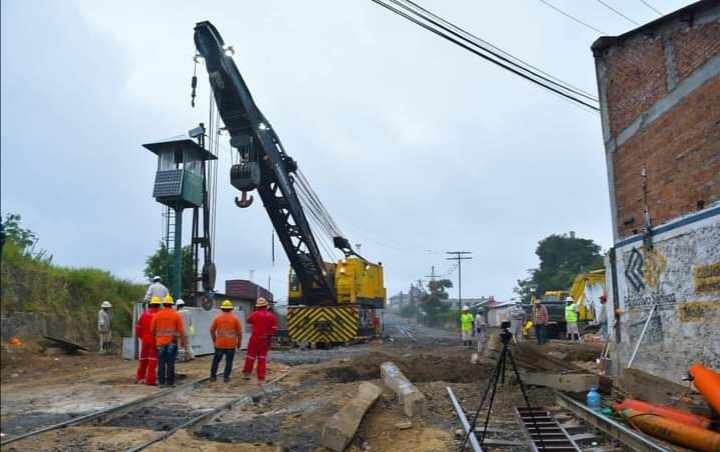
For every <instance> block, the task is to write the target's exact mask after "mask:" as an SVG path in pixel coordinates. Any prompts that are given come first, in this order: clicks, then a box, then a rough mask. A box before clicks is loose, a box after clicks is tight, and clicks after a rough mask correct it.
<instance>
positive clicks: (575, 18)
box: [539, 0, 608, 35]
mask: <svg viewBox="0 0 720 452" xmlns="http://www.w3.org/2000/svg"><path fill="white" fill-rule="evenodd" d="M539 1H540V3H542V4H543V5H545V6H548V7H550V8H552V9H554V10H555V11H557V12H559V13H560V14H562V15H563V16H565V17H567V18H568V19H571V20H573V21H575V22H577V23H579V24H580V25H583V26H585V27H587V28H589V29H590V30H593V31H596V32H598V33H600V34H603V35H606V34H608V33H607V32H605V31H602V30H600V29H599V28H595V27H593V26H592V25H590V24H588V23H587V22H583V21H582V20H580V19H578V18H577V17H575V16H573V15H571V14H569V13H566V12H565V11H563V10H562V9H560V8H558V7H557V6H555V5H553V4H551V3H550V2H547V1H545V0H539Z"/></svg>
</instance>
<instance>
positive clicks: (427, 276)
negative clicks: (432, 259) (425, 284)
mask: <svg viewBox="0 0 720 452" xmlns="http://www.w3.org/2000/svg"><path fill="white" fill-rule="evenodd" d="M438 276H439V275H436V274H435V266H434V265H433V266H431V267H430V274H429V275H425V277H426V278H430V281H432V282H435V278H437V277H438Z"/></svg>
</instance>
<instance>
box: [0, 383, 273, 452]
mask: <svg viewBox="0 0 720 452" xmlns="http://www.w3.org/2000/svg"><path fill="white" fill-rule="evenodd" d="M285 375H287V373H283V374H281V375H279V376H277V377H275V378H273V379H271V380H270V381H268V382H267V383H266V384H265V385H264V387H262V388H260V387H255V388H243V390H242V391H241V392H238V388H237V387H236V386H228V385H226V384H224V383H213V382H211V380H210V377H206V378H202V379H199V380H196V381H194V382H190V383H186V384H183V385H179V386H176V387H174V388H169V389H165V390H163V391H159V392H157V393H154V394H151V395H149V396H147V397H142V398H139V399H136V400H133V401H130V402H128V403H125V404H122V405H118V406H114V407H110V408H107V409H104V410H101V411H98V412H95V413H91V414H88V415H85V416H81V417H78V418H75V419H70V420H68V421H64V422H60V423H57V424H53V425H49V426H46V427H43V428H40V429H37V430H34V431H31V432H28V433H25V434H22V435H18V436H15V437H12V438H8V439H6V440H4V441H2V443H0V446H2V449H3V450H8V451H11V450H31V449H37V447H36V446H35V445H34V442H35V441H38V440H39V439H40V437H41V436H43V435H45V434H48V433H51V432H54V431H58V430H64V432H63V435H58V437H59V438H58V441H55V443H56V444H53V448H52V450H56V451H59V450H68V451H69V450H75V449H76V448H77V447H78V443H77V441H76V439H77V438H74V437H73V431H75V430H74V429H75V428H78V427H115V429H111V430H109V431H107V432H104V433H103V435H104V436H106V437H107V436H108V435H109V436H112V435H113V432H116V433H117V434H118V435H122V434H123V433H124V432H125V431H128V430H135V429H144V430H150V431H152V432H156V434H152V435H145V436H142V437H139V438H138V439H137V440H136V441H132V443H133V444H131V445H129V446H127V447H123V448H121V449H124V450H126V451H128V452H130V451H133V452H136V451H141V450H144V449H146V448H148V447H150V446H152V445H153V444H156V443H159V442H162V441H165V440H166V439H168V438H170V437H171V436H172V435H174V434H175V433H177V432H178V431H179V430H183V429H185V430H194V429H197V428H199V427H201V426H202V425H204V424H206V423H208V422H210V421H212V420H213V419H214V418H216V417H217V416H219V415H220V414H222V413H224V412H226V411H228V410H231V409H233V408H235V407H239V406H242V405H245V404H250V403H253V402H255V401H256V400H258V399H260V398H262V397H264V396H266V395H269V394H271V393H275V392H278V390H277V388H275V387H274V386H273V385H274V383H277V382H278V381H279V380H281V379H282V378H284V377H285ZM230 385H232V383H230ZM65 429H70V430H65ZM60 436H62V437H60ZM107 440H108V438H105V441H107ZM110 440H112V439H111V438H110Z"/></svg>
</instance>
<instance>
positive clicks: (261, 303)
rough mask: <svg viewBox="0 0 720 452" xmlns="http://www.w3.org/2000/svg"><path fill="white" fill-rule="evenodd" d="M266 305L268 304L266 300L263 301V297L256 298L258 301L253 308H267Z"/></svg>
mask: <svg viewBox="0 0 720 452" xmlns="http://www.w3.org/2000/svg"><path fill="white" fill-rule="evenodd" d="M267 305H268V302H267V300H266V299H264V298H263V297H260V298H258V299H257V302H256V303H255V307H256V308H262V307H264V306H267Z"/></svg>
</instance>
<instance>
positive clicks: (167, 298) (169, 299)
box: [163, 294, 174, 304]
mask: <svg viewBox="0 0 720 452" xmlns="http://www.w3.org/2000/svg"><path fill="white" fill-rule="evenodd" d="M173 303H174V302H173V297H171V296H170V295H169V294H168V295H165V298H164V299H163V304H173Z"/></svg>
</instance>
